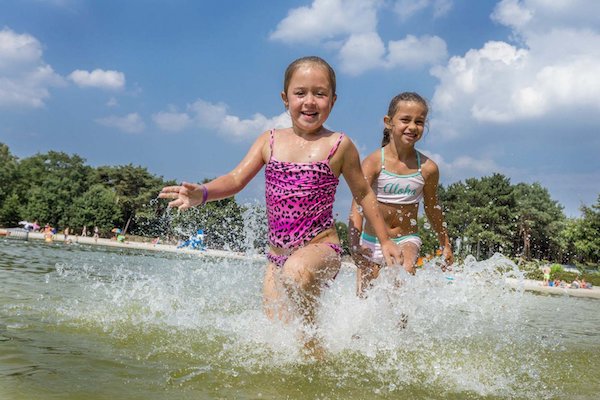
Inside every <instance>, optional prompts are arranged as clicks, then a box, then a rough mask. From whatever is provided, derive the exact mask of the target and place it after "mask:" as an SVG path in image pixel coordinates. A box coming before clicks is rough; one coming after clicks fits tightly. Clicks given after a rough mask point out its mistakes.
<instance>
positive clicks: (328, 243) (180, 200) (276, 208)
mask: <svg viewBox="0 0 600 400" xmlns="http://www.w3.org/2000/svg"><path fill="white" fill-rule="evenodd" d="M335 82H336V81H335V72H334V71H333V69H332V68H331V67H330V66H329V64H328V63H327V62H325V61H324V60H322V59H321V58H318V57H305V58H301V59H298V60H296V61H294V62H293V63H291V64H290V65H289V66H288V68H287V70H286V72H285V77H284V84H283V91H282V92H281V98H282V100H283V104H284V106H285V108H286V109H287V110H288V112H289V115H290V118H291V123H292V126H291V127H290V128H285V129H273V130H270V131H267V132H264V133H263V134H262V135H260V136H259V137H258V139H257V140H256V141H255V142H254V144H253V145H252V147H251V148H250V150H249V151H248V153H247V154H246V156H245V157H244V159H243V160H242V161H241V162H240V164H239V165H238V166H237V167H236V168H235V169H233V170H232V171H231V172H229V173H228V174H226V175H223V176H221V177H219V178H216V179H214V180H213V181H211V182H208V183H206V184H203V185H198V184H193V183H183V184H182V185H181V186H168V187H165V188H163V190H162V191H161V193H160V194H159V197H161V198H168V199H174V200H173V201H171V202H170V203H169V206H170V207H178V208H179V209H187V208H189V207H193V206H197V205H201V204H204V203H205V202H207V201H214V200H219V199H223V198H226V197H230V196H233V195H234V194H236V193H238V192H239V191H240V190H242V189H243V188H244V187H245V186H246V185H247V184H248V182H250V180H251V179H252V178H254V176H255V175H256V174H257V173H258V172H259V171H260V170H261V169H262V168H263V166H266V168H265V187H266V188H265V197H266V205H267V216H268V224H269V246H270V249H269V254H268V260H269V262H268V264H267V268H266V272H265V278H264V287H263V295H264V305H265V310H266V312H267V315H268V316H269V317H270V318H275V317H277V318H279V319H281V320H282V321H289V320H291V319H298V318H300V319H301V321H303V322H304V323H305V324H306V325H308V326H311V325H313V323H314V321H315V313H316V310H317V303H318V298H319V296H320V293H321V290H322V289H323V288H325V287H326V286H327V285H326V284H327V282H328V281H330V280H331V279H333V278H335V276H336V275H337V273H338V271H339V269H340V266H341V260H340V252H341V249H340V241H339V238H338V236H337V233H336V230H335V225H334V220H333V213H332V210H333V203H334V198H335V193H336V189H337V185H338V182H339V176H340V175H342V174H343V175H344V178H345V180H346V181H347V183H348V185H349V186H350V190H351V191H352V195H353V197H354V199H355V200H356V202H357V203H358V204H361V205H362V206H363V208H364V210H365V216H366V218H367V219H368V220H369V221H370V223H371V225H372V226H373V231H374V235H375V236H377V238H378V239H379V240H380V241H381V248H382V254H383V257H384V259H385V262H387V263H388V264H392V263H395V262H398V261H399V260H400V251H399V250H398V249H397V248H396V246H395V245H394V244H393V243H392V241H391V240H390V239H389V238H388V236H387V232H386V230H385V225H384V221H383V218H382V216H381V214H380V213H379V211H378V208H377V200H376V198H375V194H374V192H373V190H372V189H371V188H370V187H369V185H368V184H367V182H366V181H365V179H364V176H363V172H362V170H361V166H360V160H359V155H358V151H357V150H356V147H355V146H354V144H353V143H352V142H351V141H350V140H349V139H348V138H347V137H346V136H345V135H344V134H342V133H337V132H332V131H330V130H328V129H326V128H325V127H324V126H323V124H324V123H325V121H326V120H327V118H328V117H329V114H330V112H331V110H332V108H333V105H334V103H335V101H336V92H335ZM311 331H314V330H311ZM305 345H306V347H307V349H308V350H309V351H310V352H311V353H312V354H314V355H319V353H320V347H319V346H318V342H317V340H316V337H315V336H309V337H305Z"/></svg>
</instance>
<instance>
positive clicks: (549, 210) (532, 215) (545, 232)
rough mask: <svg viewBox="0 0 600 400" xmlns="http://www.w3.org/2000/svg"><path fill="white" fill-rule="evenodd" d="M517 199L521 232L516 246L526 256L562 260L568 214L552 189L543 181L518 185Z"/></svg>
mask: <svg viewBox="0 0 600 400" xmlns="http://www.w3.org/2000/svg"><path fill="white" fill-rule="evenodd" d="M515 198H516V200H517V208H516V211H517V212H516V216H517V232H516V233H517V234H516V235H514V236H515V242H514V243H513V246H514V248H515V249H516V250H517V251H518V252H520V253H521V254H522V255H523V256H524V257H525V258H526V259H530V258H531V256H533V257H534V258H537V259H542V258H551V259H558V258H560V256H561V255H562V253H563V251H564V249H565V246H564V244H563V243H561V241H560V232H561V231H562V230H563V229H564V226H565V216H564V214H563V211H562V207H561V206H560V205H559V204H558V202H556V201H554V200H552V199H551V198H550V194H549V193H548V190H547V189H545V188H543V187H542V186H541V185H540V184H539V183H534V184H531V185H528V184H526V183H519V184H518V185H516V186H515Z"/></svg>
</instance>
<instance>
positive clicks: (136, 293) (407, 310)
mask: <svg viewBox="0 0 600 400" xmlns="http://www.w3.org/2000/svg"><path fill="white" fill-rule="evenodd" d="M263 272H264V265H263V263H262V262H257V261H250V260H248V261H243V260H242V261H240V260H235V259H225V258H209V257H202V258H200V257H197V256H189V255H173V254H166V253H154V252H141V251H123V250H120V249H118V250H117V249H105V248H99V247H86V246H81V245H76V244H74V245H70V246H66V245H61V244H45V243H41V242H21V241H16V240H3V241H0V399H7V400H13V399H92V400H94V399H111V400H115V399H350V398H352V399H397V398H426V399H515V398H523V399H544V398H546V399H554V398H556V399H562V398H570V399H596V398H598V393H600V372H599V370H598V366H599V365H600V313H599V312H598V309H599V306H600V302H598V301H597V300H593V299H579V298H569V297H563V296H557V297H552V296H541V295H533V294H531V293H524V292H522V291H520V290H513V289H510V288H509V286H508V285H507V284H506V283H505V278H507V277H511V278H514V277H517V278H519V277H520V272H519V271H518V270H517V269H516V267H515V266H514V264H512V263H511V262H510V261H508V260H506V259H505V258H503V257H502V256H495V257H493V258H491V259H489V260H486V261H483V262H476V261H475V260H473V259H469V260H467V261H466V262H465V264H464V265H462V266H460V268H458V270H457V271H455V272H453V273H452V274H450V275H449V274H445V273H442V272H441V271H438V270H435V269H434V268H432V267H428V268H426V269H424V270H422V271H419V273H418V274H417V276H416V277H404V278H405V282H404V284H403V285H402V286H401V287H400V288H396V287H394V284H393V277H391V276H383V277H382V279H381V281H380V282H379V285H378V286H377V287H376V288H374V290H373V291H372V292H371V294H370V296H369V298H367V299H364V300H360V299H357V298H356V297H355V295H354V279H355V277H354V270H353V267H352V266H350V265H345V266H344V267H343V268H342V271H341V273H340V275H339V276H338V278H337V279H336V281H335V282H334V283H333V284H332V286H331V288H330V289H329V290H328V291H327V292H326V293H325V295H324V297H323V300H322V308H321V312H320V316H319V320H320V325H319V326H320V328H319V329H320V332H319V334H320V336H321V337H322V338H323V342H324V346H325V347H326V349H327V357H326V359H325V361H322V362H316V361H311V360H309V359H306V358H305V357H304V356H303V353H302V347H301V345H300V342H299V341H298V339H297V334H296V332H297V330H296V328H297V327H295V326H293V325H292V326H283V325H281V324H278V323H273V322H271V321H269V320H267V318H266V317H265V316H264V314H263V311H262V299H261V290H262V274H263ZM403 315H407V316H408V324H407V326H406V328H404V329H402V328H400V324H399V321H400V320H401V319H402V318H403Z"/></svg>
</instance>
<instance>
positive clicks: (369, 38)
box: [340, 32, 386, 75]
mask: <svg viewBox="0 0 600 400" xmlns="http://www.w3.org/2000/svg"><path fill="white" fill-rule="evenodd" d="M385 51H386V50H385V45H384V43H383V41H382V40H381V38H380V37H379V35H378V34H377V33H375V32H368V33H363V34H360V35H351V36H350V37H349V38H348V40H347V41H346V43H344V45H343V46H342V48H341V49H340V60H341V69H342V70H343V71H344V72H346V73H348V74H351V75H359V74H361V73H363V72H365V71H368V70H369V69H373V68H379V67H382V66H383V57H384V55H385Z"/></svg>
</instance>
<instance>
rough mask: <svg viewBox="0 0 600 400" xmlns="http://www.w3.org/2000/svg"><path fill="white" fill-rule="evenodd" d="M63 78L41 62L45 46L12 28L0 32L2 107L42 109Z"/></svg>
mask: <svg viewBox="0 0 600 400" xmlns="http://www.w3.org/2000/svg"><path fill="white" fill-rule="evenodd" d="M62 85H64V80H63V78H62V77H61V76H60V75H58V74H56V73H55V72H54V70H53V69H52V67H51V66H50V65H48V64H46V63H45V62H44V60H43V59H42V46H41V44H40V42H39V41H38V40H37V39H36V38H35V37H33V36H31V35H28V34H18V33H15V32H14V31H12V30H11V29H9V28H4V29H2V30H1V31H0V107H2V106H24V107H34V108H35V107H42V106H43V105H44V101H45V100H46V99H48V98H49V97H50V91H49V88H50V87H56V86H62Z"/></svg>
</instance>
